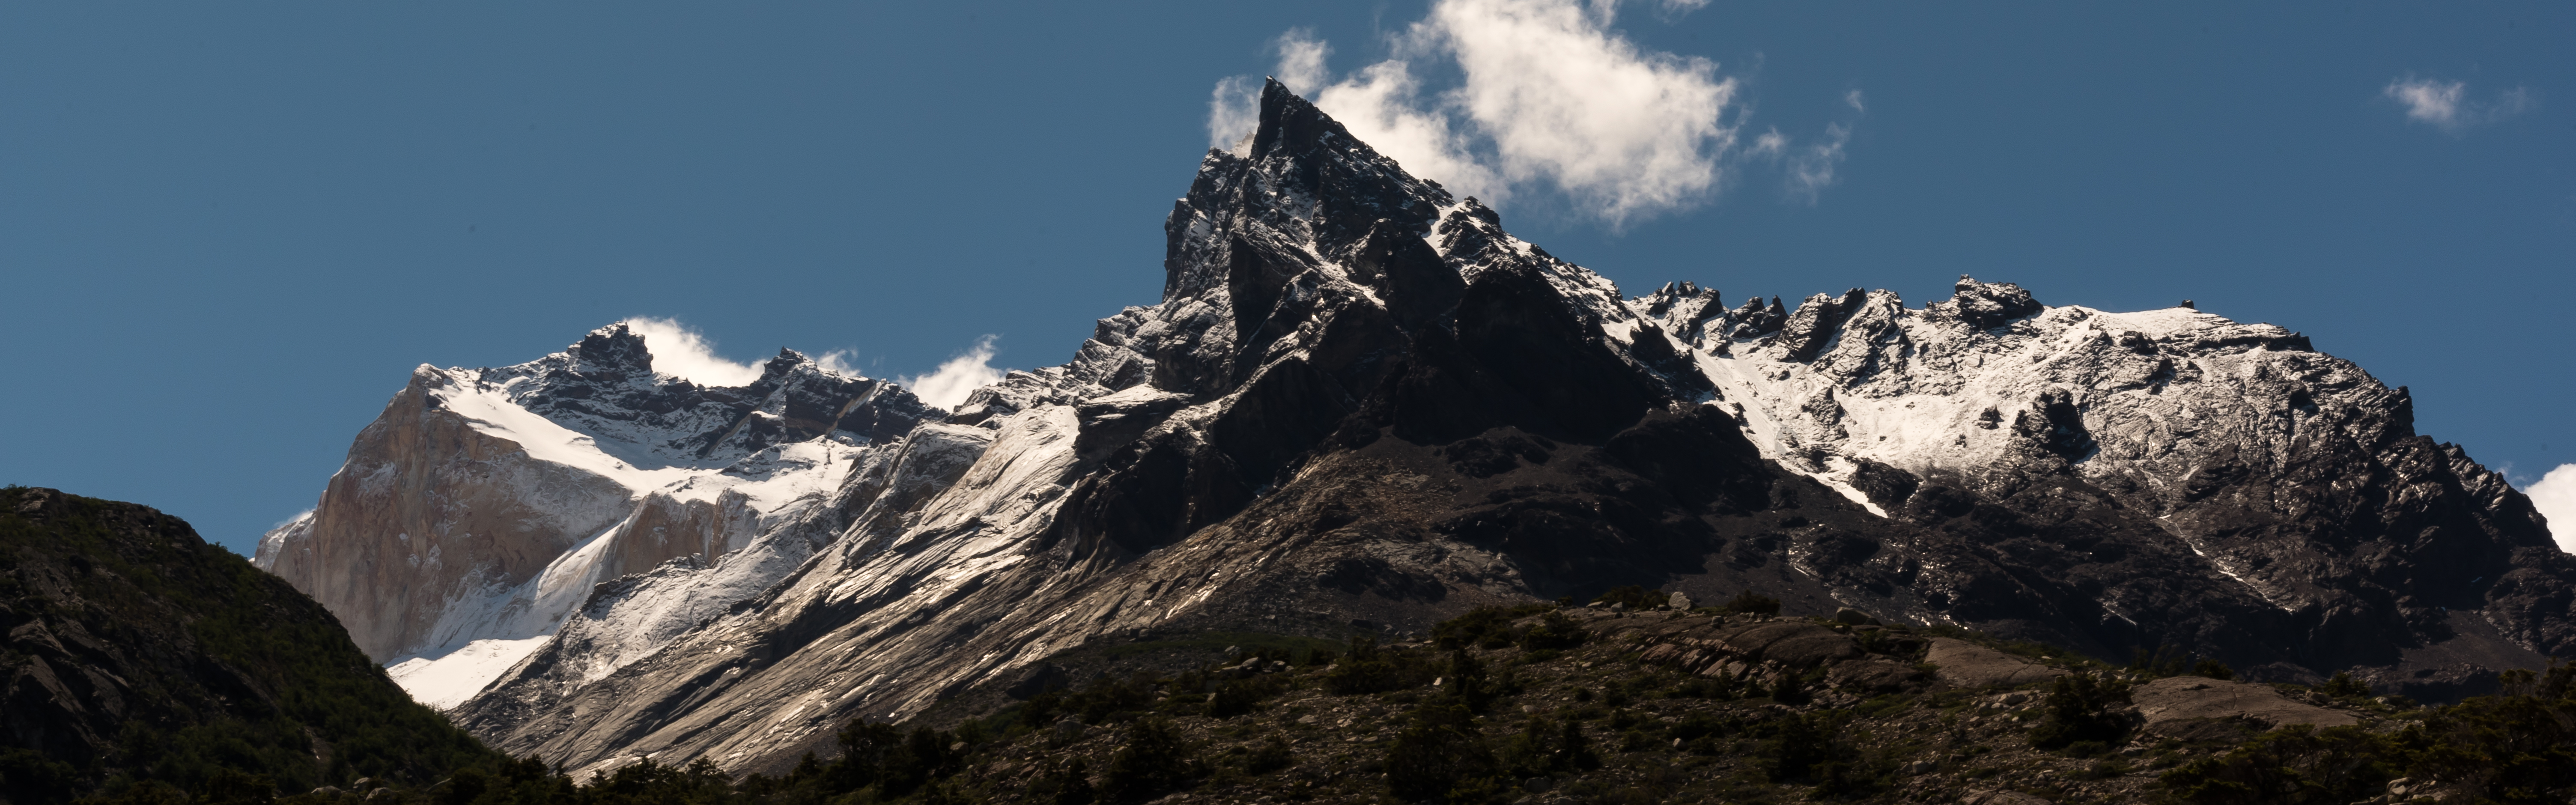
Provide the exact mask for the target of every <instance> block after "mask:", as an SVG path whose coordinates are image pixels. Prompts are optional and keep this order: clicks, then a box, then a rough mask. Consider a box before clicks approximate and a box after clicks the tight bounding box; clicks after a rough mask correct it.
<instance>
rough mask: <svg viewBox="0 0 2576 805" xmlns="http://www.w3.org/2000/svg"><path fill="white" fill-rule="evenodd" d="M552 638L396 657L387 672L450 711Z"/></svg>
mask: <svg viewBox="0 0 2576 805" xmlns="http://www.w3.org/2000/svg"><path fill="white" fill-rule="evenodd" d="M548 639H549V638H545V637H530V638H523V639H518V640H476V641H474V642H472V643H467V644H465V645H464V646H462V647H460V648H457V649H456V650H454V651H449V652H447V653H445V654H442V655H439V656H436V657H405V658H402V659H399V660H396V661H394V662H391V663H388V664H386V665H385V674H386V675H387V676H391V677H393V678H394V684H397V685H401V686H402V689H403V691H404V692H407V693H410V694H411V698H412V700H413V701H417V702H420V703H421V704H425V705H429V707H430V708H431V709H434V710H446V709H449V708H453V707H455V706H457V705H460V704H464V703H465V700H467V699H471V698H474V694H477V693H481V692H483V687H484V686H486V685H490V684H492V680H494V679H499V678H500V677H501V674H503V673H505V672H507V671H509V670H510V667H511V666H515V665H518V664H519V661H520V660H523V659H527V657H528V655H529V654H533V653H536V650H537V649H539V648H542V647H544V646H545V644H546V641H547V640H548Z"/></svg>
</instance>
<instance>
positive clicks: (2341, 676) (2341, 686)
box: [2317, 671, 2370, 699]
mask: <svg viewBox="0 0 2576 805" xmlns="http://www.w3.org/2000/svg"><path fill="white" fill-rule="evenodd" d="M2317 691H2318V692H2321V693H2324V694H2325V695H2328V696H2332V697H2335V698H2338V699H2360V698H2365V697H2368V696H2369V695H2370V686H2369V685H2364V684H2362V683H2361V680H2358V679H2354V678H2352V674H2349V673H2345V672H2342V671H2337V672H2335V675H2334V678H2333V679H2329V680H2326V683H2325V684H2324V685H2320V686H2318V687H2317Z"/></svg>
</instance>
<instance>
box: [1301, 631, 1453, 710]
mask: <svg viewBox="0 0 2576 805" xmlns="http://www.w3.org/2000/svg"><path fill="white" fill-rule="evenodd" d="M1438 675H1439V674H1438V672H1437V671H1436V670H1435V669H1434V668H1433V667H1432V666H1431V663H1429V662H1427V661H1425V660H1423V659H1422V658H1421V657H1418V656H1415V655H1414V654H1413V653H1412V652H1406V651H1394V650H1389V649H1382V648H1379V647H1378V645H1377V641H1375V640H1371V639H1369V638H1366V637H1362V638H1359V639H1357V640H1353V641H1351V653H1350V656H1348V657H1345V658H1343V659H1342V661H1341V663H1340V664H1338V665H1335V666H1334V667H1333V670H1331V671H1329V672H1326V673H1325V674H1324V680H1323V683H1324V690H1325V691H1326V692H1329V693H1331V694H1333V695H1335V696H1354V695H1360V694H1368V693H1385V692H1387V691H1393V690H1404V689H1406V688H1415V687H1421V686H1423V685H1426V684H1429V683H1430V682H1431V680H1432V678H1434V677H1436V676H1438Z"/></svg>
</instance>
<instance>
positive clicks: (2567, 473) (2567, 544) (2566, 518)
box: [2522, 464, 2576, 553]
mask: <svg viewBox="0 0 2576 805" xmlns="http://www.w3.org/2000/svg"><path fill="white" fill-rule="evenodd" d="M2522 493H2523V494H2525V495H2530V496H2531V505H2532V507H2533V508H2537V509H2539V510H2540V516H2542V517H2546V518H2549V534H2550V536H2551V537H2552V538H2554V539H2556V540H2558V549H2559V550H2562V551H2566V552H2568V553H2576V464H2560V465H2558V468H2557V469H2554V470H2550V471H2549V474H2548V475H2543V476H2541V477H2540V480H2539V481H2537V482H2534V483H2533V484H2532V485H2530V486H2527V487H2524V488H2523V490H2522Z"/></svg>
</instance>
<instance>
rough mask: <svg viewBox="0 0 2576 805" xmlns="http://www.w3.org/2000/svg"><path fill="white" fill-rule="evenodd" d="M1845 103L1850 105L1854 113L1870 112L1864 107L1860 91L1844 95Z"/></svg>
mask: <svg viewBox="0 0 2576 805" xmlns="http://www.w3.org/2000/svg"><path fill="white" fill-rule="evenodd" d="M1843 103H1845V104H1848V105H1850V106H1851V108H1852V111H1854V112H1861V113H1867V112H1868V111H1869V107H1867V106H1864V105H1862V104H1861V102H1860V90H1852V91H1850V92H1846V93H1843Z"/></svg>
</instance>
